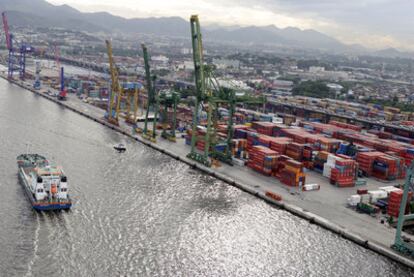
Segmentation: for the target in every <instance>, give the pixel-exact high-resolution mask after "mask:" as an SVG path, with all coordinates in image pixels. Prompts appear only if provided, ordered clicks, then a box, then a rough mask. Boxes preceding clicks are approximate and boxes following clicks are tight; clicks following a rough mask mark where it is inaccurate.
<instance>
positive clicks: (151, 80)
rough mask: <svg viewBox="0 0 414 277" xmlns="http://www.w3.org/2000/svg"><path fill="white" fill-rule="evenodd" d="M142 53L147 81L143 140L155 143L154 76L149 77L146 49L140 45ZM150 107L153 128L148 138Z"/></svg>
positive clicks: (155, 97) (155, 100) (156, 103)
mask: <svg viewBox="0 0 414 277" xmlns="http://www.w3.org/2000/svg"><path fill="white" fill-rule="evenodd" d="M141 46H142V52H143V55H144V65H145V79H146V81H147V92H148V103H147V111H146V114H145V123H144V131H143V136H144V138H149V139H151V140H152V141H154V142H155V140H156V135H157V134H156V125H157V113H158V104H159V103H158V102H159V99H158V97H157V95H156V93H155V80H156V77H155V76H151V70H150V65H149V57H148V49H147V47H146V46H145V44H142V45H141ZM151 106H153V107H154V119H153V126H152V134H151V136H149V132H148V116H149V110H150V108H151Z"/></svg>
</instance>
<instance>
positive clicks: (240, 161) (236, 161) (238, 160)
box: [232, 158, 244, 166]
mask: <svg viewBox="0 0 414 277" xmlns="http://www.w3.org/2000/svg"><path fill="white" fill-rule="evenodd" d="M232 161H233V163H234V164H235V165H238V166H244V161H243V160H240V159H236V158H233V159H232Z"/></svg>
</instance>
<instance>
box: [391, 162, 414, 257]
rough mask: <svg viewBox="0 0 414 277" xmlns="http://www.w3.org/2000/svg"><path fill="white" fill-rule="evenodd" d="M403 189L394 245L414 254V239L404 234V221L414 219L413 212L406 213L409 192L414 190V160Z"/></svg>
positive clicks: (408, 170) (400, 250)
mask: <svg viewBox="0 0 414 277" xmlns="http://www.w3.org/2000/svg"><path fill="white" fill-rule="evenodd" d="M403 191H404V193H403V196H402V200H401V203H400V212H399V214H398V222H397V231H396V233H395V241H394V244H393V245H392V247H393V248H394V249H395V250H397V251H399V252H401V253H404V254H408V255H412V256H414V241H411V240H409V239H406V238H404V237H403V236H402V230H403V226H404V222H405V221H407V220H413V219H414V214H413V213H412V214H407V215H406V214H405V211H406V207H407V200H408V194H409V192H413V191H414V162H412V163H411V165H410V166H409V167H408V168H407V172H406V176H405V182H404V190H403Z"/></svg>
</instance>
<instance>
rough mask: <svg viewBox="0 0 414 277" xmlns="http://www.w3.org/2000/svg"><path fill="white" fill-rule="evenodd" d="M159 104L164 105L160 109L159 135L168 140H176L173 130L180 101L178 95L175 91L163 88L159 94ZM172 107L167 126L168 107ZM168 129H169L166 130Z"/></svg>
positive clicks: (175, 125) (175, 126)
mask: <svg viewBox="0 0 414 277" xmlns="http://www.w3.org/2000/svg"><path fill="white" fill-rule="evenodd" d="M159 99H160V101H159V102H160V104H161V105H162V106H163V107H164V108H163V110H162V117H161V118H162V122H161V123H162V133H161V137H162V138H165V139H168V140H169V141H173V142H175V141H176V137H175V130H176V128H177V105H178V102H179V101H180V95H179V94H178V93H177V92H175V91H169V90H164V91H161V92H160V95H159ZM169 108H170V109H172V113H173V114H172V119H171V124H170V126H169V128H167V126H168V125H169V124H168V109H169ZM168 129H169V130H168Z"/></svg>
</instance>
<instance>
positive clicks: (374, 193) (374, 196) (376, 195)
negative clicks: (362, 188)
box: [368, 190, 388, 203]
mask: <svg viewBox="0 0 414 277" xmlns="http://www.w3.org/2000/svg"><path fill="white" fill-rule="evenodd" d="M368 194H369V195H370V198H371V199H370V201H371V203H375V202H377V201H378V199H383V198H387V197H388V193H387V192H386V191H384V190H369V191H368Z"/></svg>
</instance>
